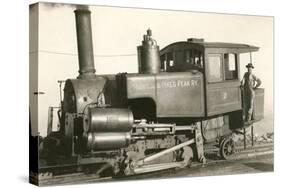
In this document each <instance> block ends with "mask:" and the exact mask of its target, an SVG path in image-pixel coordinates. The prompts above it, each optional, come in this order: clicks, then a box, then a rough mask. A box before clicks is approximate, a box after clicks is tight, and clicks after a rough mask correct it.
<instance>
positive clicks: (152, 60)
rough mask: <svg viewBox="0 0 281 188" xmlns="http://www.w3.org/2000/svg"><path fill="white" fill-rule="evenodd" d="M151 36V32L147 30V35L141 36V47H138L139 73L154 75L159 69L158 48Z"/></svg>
mask: <svg viewBox="0 0 281 188" xmlns="http://www.w3.org/2000/svg"><path fill="white" fill-rule="evenodd" d="M151 36H152V32H151V30H150V29H148V30H147V35H144V36H143V41H142V45H141V46H138V63H139V73H143V74H156V73H159V72H160V69H161V62H160V53H159V46H157V42H156V41H155V40H154V39H152V38H151Z"/></svg>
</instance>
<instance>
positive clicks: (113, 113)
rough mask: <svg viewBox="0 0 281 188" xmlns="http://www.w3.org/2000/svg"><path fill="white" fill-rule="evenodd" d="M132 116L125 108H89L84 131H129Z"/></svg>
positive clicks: (132, 119)
mask: <svg viewBox="0 0 281 188" xmlns="http://www.w3.org/2000/svg"><path fill="white" fill-rule="evenodd" d="M133 124H134V116H133V113H132V111H131V110H129V109H127V108H89V110H88V116H87V123H85V125H84V132H129V131H131V129H132V126H133Z"/></svg>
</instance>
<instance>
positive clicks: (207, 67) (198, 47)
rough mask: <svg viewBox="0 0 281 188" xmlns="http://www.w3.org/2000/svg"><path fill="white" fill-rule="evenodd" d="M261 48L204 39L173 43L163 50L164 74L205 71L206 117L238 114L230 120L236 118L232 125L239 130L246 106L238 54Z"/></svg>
mask: <svg viewBox="0 0 281 188" xmlns="http://www.w3.org/2000/svg"><path fill="white" fill-rule="evenodd" d="M258 49H259V48H258V47H255V46H250V45H246V44H236V43H218V42H205V41H204V40H203V39H194V38H191V39H188V40H187V41H181V42H176V43H173V44H170V45H168V46H166V47H165V48H163V49H162V50H161V51H160V59H161V71H163V72H190V71H192V72H196V71H200V72H202V73H203V77H204V82H203V84H204V92H203V93H202V95H204V116H205V117H206V118H207V117H212V116H217V115H220V114H226V113H231V112H236V113H238V114H239V115H237V114H236V115H235V117H233V118H231V117H230V118H231V119H233V121H234V119H235V123H232V124H235V127H240V126H242V125H243V104H242V96H241V89H240V68H239V67H240V58H239V55H240V54H241V53H251V52H254V51H258ZM261 92H262V91H260V90H259V93H261ZM258 103H259V102H258ZM257 108H259V107H257ZM261 111H262V110H259V113H260V112H261ZM233 114H235V113H233ZM233 114H232V115H233ZM237 119H239V121H238V122H237Z"/></svg>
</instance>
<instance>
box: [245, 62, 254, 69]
mask: <svg viewBox="0 0 281 188" xmlns="http://www.w3.org/2000/svg"><path fill="white" fill-rule="evenodd" d="M250 67H251V68H255V67H254V65H253V64H252V63H248V65H246V68H250Z"/></svg>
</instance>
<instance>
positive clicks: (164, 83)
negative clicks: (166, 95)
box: [157, 79, 200, 89]
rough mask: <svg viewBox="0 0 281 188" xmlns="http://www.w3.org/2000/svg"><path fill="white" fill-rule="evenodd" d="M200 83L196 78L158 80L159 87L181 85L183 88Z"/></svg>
mask: <svg viewBox="0 0 281 188" xmlns="http://www.w3.org/2000/svg"><path fill="white" fill-rule="evenodd" d="M199 85H200V82H199V80H196V79H190V80H171V81H167V80H163V81H160V82H157V88H158V89H160V88H177V87H181V88H184V87H186V88H188V87H197V86H199Z"/></svg>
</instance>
